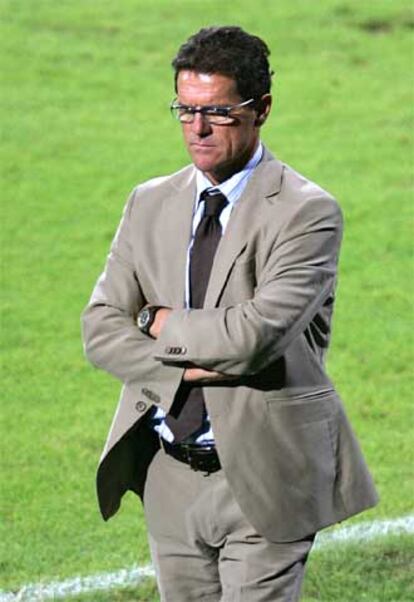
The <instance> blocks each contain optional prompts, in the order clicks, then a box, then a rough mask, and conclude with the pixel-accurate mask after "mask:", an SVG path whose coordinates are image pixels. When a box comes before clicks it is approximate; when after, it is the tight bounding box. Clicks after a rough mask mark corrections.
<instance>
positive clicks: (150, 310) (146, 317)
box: [137, 305, 162, 336]
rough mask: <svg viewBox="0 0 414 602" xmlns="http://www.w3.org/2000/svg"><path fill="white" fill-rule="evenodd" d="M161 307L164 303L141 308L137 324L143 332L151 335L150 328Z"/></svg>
mask: <svg viewBox="0 0 414 602" xmlns="http://www.w3.org/2000/svg"><path fill="white" fill-rule="evenodd" d="M161 307H162V305H147V306H146V307H144V308H143V309H141V311H140V312H139V314H138V317H137V326H138V328H139V329H140V331H141V332H143V333H144V334H147V335H149V336H151V335H150V332H149V330H150V328H151V326H152V325H153V323H154V320H155V314H156V313H157V311H158V310H159V309H161Z"/></svg>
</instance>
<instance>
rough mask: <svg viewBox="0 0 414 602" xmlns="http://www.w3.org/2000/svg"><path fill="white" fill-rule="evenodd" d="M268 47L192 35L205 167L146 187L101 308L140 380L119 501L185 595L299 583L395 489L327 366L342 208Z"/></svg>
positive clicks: (119, 237) (113, 257) (191, 96)
mask: <svg viewBox="0 0 414 602" xmlns="http://www.w3.org/2000/svg"><path fill="white" fill-rule="evenodd" d="M268 55H269V50H268V48H267V46H266V45H265V43H264V42H263V41H262V40H260V39H259V38H257V37H255V36H252V35H249V34H248V33H246V32H244V31H243V30H241V29H240V28H237V27H217V28H213V27H212V28H207V29H202V30H201V31H199V32H198V33H197V34H195V35H194V36H192V37H191V38H190V39H189V40H188V41H187V42H186V43H185V44H184V45H183V46H182V47H181V48H180V49H179V52H178V54H177V56H176V58H175V59H174V61H173V67H174V69H175V86H176V94H177V96H176V99H175V100H174V102H173V103H172V106H171V110H172V112H173V114H174V115H175V116H176V117H177V118H178V120H179V121H180V122H181V126H182V131H183V136H184V142H185V144H186V147H187V150H188V152H189V154H190V157H191V160H192V165H190V166H188V167H185V168H184V169H183V170H181V171H179V172H177V173H175V174H173V175H171V176H167V177H163V178H156V179H154V180H151V181H149V182H146V183H144V184H143V185H140V186H138V187H137V188H136V189H135V190H134V192H133V193H132V195H131V197H130V199H129V201H128V203H127V205H126V208H125V211H124V215H123V219H122V221H121V224H120V226H119V229H118V232H117V234H116V236H115V239H114V241H113V244H112V247H111V252H110V254H109V257H108V260H107V264H106V267H105V271H104V273H103V275H102V276H101V277H100V279H99V280H98V283H97V285H96V287H95V289H94V291H93V294H92V298H91V301H90V303H89V305H88V307H87V308H86V310H85V312H84V315H83V328H84V339H85V350H86V354H87V356H88V358H89V359H90V360H91V361H92V362H93V363H94V364H95V365H97V366H99V367H101V368H103V369H105V370H107V371H108V372H110V373H112V374H114V375H115V376H116V377H118V378H119V379H121V380H122V381H123V383H124V388H123V391H122V395H121V400H120V403H119V407H118V410H117V412H116V414H115V418H114V421H113V424H112V427H111V430H110V433H109V436H108V440H107V443H106V447H105V450H104V452H103V456H102V458H101V462H100V466H99V470H98V477H97V480H98V495H99V501H100V507H101V511H102V514H103V516H104V518H105V519H107V518H109V517H110V516H111V515H112V514H114V513H115V512H116V511H117V509H118V507H119V505H120V499H121V497H122V495H123V493H124V492H125V491H126V490H127V489H132V490H133V491H135V492H136V493H137V494H138V495H139V496H141V498H142V499H143V502H144V510H145V516H146V520H147V524H148V531H149V541H150V546H151V553H152V558H153V563H154V566H155V569H156V574H157V579H158V585H159V589H160V594H161V599H162V600H166V601H170V600H172V601H175V602H185V601H190V600H194V601H195V600H200V599H202V600H209V601H212V600H222V601H229V600H246V601H249V602H255V601H259V600H269V601H272V602H273V601H276V600H283V601H287V600H289V601H291V600H297V599H298V596H299V590H300V585H301V581H302V578H303V573H304V567H305V562H306V559H307V556H308V553H309V550H310V548H311V546H312V543H313V540H314V537H315V534H316V532H317V531H318V530H319V529H322V528H323V527H326V526H328V525H331V524H333V523H335V522H337V521H341V520H343V519H345V518H347V517H348V516H351V515H353V514H356V513H358V512H360V511H362V510H363V509H365V508H368V507H370V506H372V505H374V504H375V503H376V493H375V489H374V486H373V484H372V481H371V478H370V475H369V473H368V470H367V468H366V466H365V463H364V460H363V458H362V455H361V452H360V450H359V447H358V444H357V442H356V440H355V437H354V435H353V433H352V431H351V429H350V426H349V423H348V421H347V419H346V416H345V414H344V410H343V406H342V403H341V401H340V399H339V397H338V395H337V393H336V392H335V390H334V387H333V385H332V383H331V382H330V380H329V379H328V377H327V375H326V373H325V370H324V357H325V352H326V349H327V347H328V343H329V339H330V321H331V316H332V309H333V302H334V289H335V278H336V266H337V259H338V251H339V245H340V240H341V234H342V220H341V213H340V210H339V208H338V206H337V204H336V202H335V200H334V199H333V198H332V197H331V196H330V195H329V194H328V193H326V192H325V191H324V190H322V189H321V188H319V187H318V186H317V185H316V184H314V183H312V182H310V181H308V180H306V179H305V178H304V177H302V176H301V175H299V174H298V173H296V172H295V171H293V170H292V169H291V168H290V167H288V166H287V165H284V164H283V163H281V162H280V161H278V160H277V159H275V158H274V157H273V156H272V155H271V154H270V153H269V152H268V151H267V150H266V149H265V148H264V147H263V146H262V144H261V142H260V138H259V133H260V128H261V126H262V125H263V124H264V123H265V121H266V119H267V117H268V115H269V112H270V109H271V95H270V79H271V73H270V69H269V64H268Z"/></svg>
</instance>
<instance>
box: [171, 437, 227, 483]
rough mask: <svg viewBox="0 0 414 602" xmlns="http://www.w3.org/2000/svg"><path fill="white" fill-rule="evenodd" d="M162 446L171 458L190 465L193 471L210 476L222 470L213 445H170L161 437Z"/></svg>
mask: <svg viewBox="0 0 414 602" xmlns="http://www.w3.org/2000/svg"><path fill="white" fill-rule="evenodd" d="M160 439H161V445H162V447H163V448H164V450H165V453H167V454H168V455H169V456H172V457H173V458H175V459H176V460H178V461H179V462H184V464H188V465H189V466H190V468H192V469H193V470H199V471H201V472H206V473H207V474H210V473H212V472H217V471H218V470H220V468H221V465H220V460H219V457H218V455H217V451H216V448H215V446H213V445H194V444H186V443H177V444H174V443H168V441H166V440H165V439H163V438H162V437H160Z"/></svg>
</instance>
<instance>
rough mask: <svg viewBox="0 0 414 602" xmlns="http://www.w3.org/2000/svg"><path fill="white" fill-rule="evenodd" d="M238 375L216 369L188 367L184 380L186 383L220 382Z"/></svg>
mask: <svg viewBox="0 0 414 602" xmlns="http://www.w3.org/2000/svg"><path fill="white" fill-rule="evenodd" d="M235 378H239V377H238V376H230V375H228V374H223V373H222V372H215V371H214V370H206V369H205V368H186V369H185V370H184V374H183V381H184V382H186V383H193V382H198V381H200V382H219V381H221V380H233V379H235Z"/></svg>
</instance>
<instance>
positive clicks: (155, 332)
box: [149, 307, 172, 339]
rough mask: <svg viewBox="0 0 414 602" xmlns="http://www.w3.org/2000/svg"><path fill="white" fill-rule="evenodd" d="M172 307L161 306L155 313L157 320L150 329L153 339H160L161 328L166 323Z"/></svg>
mask: <svg viewBox="0 0 414 602" xmlns="http://www.w3.org/2000/svg"><path fill="white" fill-rule="evenodd" d="M171 312H172V309H170V308H169V307H160V309H159V310H157V313H156V314H155V320H154V322H153V323H152V324H151V328H150V329H149V333H150V335H151V336H152V338H153V339H158V337H159V336H160V334H161V330H162V329H163V328H164V324H165V321H166V319H167V318H168V316H169V315H170V313H171Z"/></svg>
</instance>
